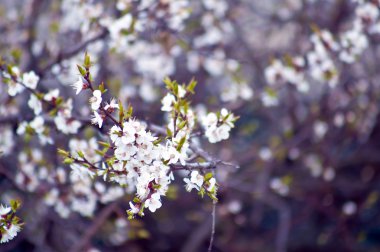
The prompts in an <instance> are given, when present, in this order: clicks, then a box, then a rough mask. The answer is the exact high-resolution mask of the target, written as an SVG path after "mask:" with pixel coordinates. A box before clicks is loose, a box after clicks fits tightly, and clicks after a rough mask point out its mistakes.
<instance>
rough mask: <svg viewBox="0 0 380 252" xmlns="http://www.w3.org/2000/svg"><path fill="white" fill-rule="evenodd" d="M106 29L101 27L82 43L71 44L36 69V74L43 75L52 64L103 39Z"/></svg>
mask: <svg viewBox="0 0 380 252" xmlns="http://www.w3.org/2000/svg"><path fill="white" fill-rule="evenodd" d="M107 34H108V31H107V30H106V29H103V30H102V31H101V32H100V33H99V34H98V35H96V36H95V37H93V38H91V39H88V40H86V41H83V42H82V43H80V44H78V45H76V46H73V47H72V48H71V49H70V50H67V51H62V52H59V53H58V55H57V57H56V58H55V59H53V60H51V61H50V62H49V63H48V64H47V65H46V66H45V67H43V68H42V69H40V70H39V71H38V74H39V75H41V76H43V74H45V73H46V72H47V71H49V70H50V69H51V68H52V67H53V66H54V65H56V64H59V63H61V62H62V61H63V60H65V59H68V58H70V57H73V56H75V55H76V54H78V53H80V52H83V51H84V50H85V49H86V47H87V46H88V45H89V44H92V43H94V42H96V41H98V40H100V39H103V38H105V37H106V36H107Z"/></svg>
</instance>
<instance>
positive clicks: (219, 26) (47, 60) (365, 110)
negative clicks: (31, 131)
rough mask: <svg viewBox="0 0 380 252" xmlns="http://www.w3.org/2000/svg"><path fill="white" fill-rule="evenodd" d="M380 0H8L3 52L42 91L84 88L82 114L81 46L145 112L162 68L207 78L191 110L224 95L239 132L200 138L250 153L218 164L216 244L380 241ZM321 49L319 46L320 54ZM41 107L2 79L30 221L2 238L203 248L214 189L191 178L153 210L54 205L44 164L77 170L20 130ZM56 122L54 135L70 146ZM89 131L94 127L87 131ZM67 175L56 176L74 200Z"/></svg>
mask: <svg viewBox="0 0 380 252" xmlns="http://www.w3.org/2000/svg"><path fill="white" fill-rule="evenodd" d="M378 5H379V2H378V1H376V0H373V1H364V0H363V1H360V0H358V1H350V0H320V1H316V0H314V1H313V0H281V1H280V0H266V1H251V0H199V1H186V0H178V1H170V0H160V1H159V0H156V1H148V0H141V1H139V0H119V1H116V0H115V1H108V0H104V1H96V0H93V1H90V0H88V1H87V0H62V1H59V0H53V1H49V0H0V34H1V35H0V55H1V56H2V57H3V58H4V59H8V60H10V61H11V62H14V63H15V64H17V65H19V66H20V69H22V70H23V71H31V70H33V71H35V72H36V73H37V74H38V75H39V76H41V83H40V84H39V88H40V89H41V90H43V91H47V90H51V89H55V88H57V89H59V91H60V94H61V95H63V96H65V97H73V104H74V112H73V113H75V114H76V115H79V116H83V117H85V116H88V114H89V112H90V111H89V109H88V106H87V99H88V97H86V96H85V95H78V96H75V93H74V91H73V89H72V87H71V86H70V85H71V84H73V83H74V82H75V81H76V80H77V78H78V73H77V68H76V64H81V63H82V61H83V57H84V53H85V52H86V51H87V52H88V53H89V54H90V55H91V58H92V59H93V60H94V62H95V64H94V66H93V68H92V72H93V75H94V79H95V80H96V81H97V82H100V81H104V83H106V86H107V88H109V90H110V91H111V94H112V95H113V96H115V97H118V98H119V99H120V100H121V101H122V102H123V103H125V104H127V103H130V104H132V106H133V107H134V114H135V116H136V117H137V118H139V119H141V120H147V121H152V122H153V123H156V124H163V123H165V118H164V117H163V113H162V112H161V111H160V110H159V108H160V106H161V103H160V99H161V98H162V97H163V96H164V94H165V88H164V84H163V82H162V80H163V78H164V77H166V76H170V77H171V78H172V79H175V80H178V81H179V82H188V81H189V80H190V79H191V78H192V77H194V78H195V79H196V80H197V81H198V86H197V88H196V94H195V95H194V96H193V97H192V106H193V107H194V108H195V110H196V111H203V110H205V108H207V109H208V110H210V111H217V110H218V109H220V108H222V107H225V108H228V109H229V110H232V111H233V113H234V114H235V115H238V116H240V119H239V120H238V122H237V123H236V126H235V128H234V129H233V130H232V135H231V137H230V139H229V140H226V141H223V142H221V143H218V144H215V145H213V144H209V143H207V141H206V140H205V139H203V138H201V139H200V141H201V142H202V143H203V144H204V149H205V150H207V152H208V153H210V155H213V156H215V157H218V158H221V159H223V160H225V161H228V162H232V163H236V164H238V165H239V166H240V167H239V168H238V169H235V168H231V167H218V168H217V169H216V170H215V174H216V178H217V180H218V183H219V186H220V187H219V192H218V198H219V202H218V204H217V205H216V216H215V217H216V227H215V240H214V247H213V251H277V252H281V251H291V252H301V251H308V252H313V251H380V214H379V209H380V203H379V189H380V171H379V167H380V154H379V153H380V117H379V109H380V106H379V105H380V104H379V102H380V100H379V98H380V89H379V88H380V87H379V85H380V82H379V71H378V69H379V56H380V51H379V46H378V44H379V41H380V36H379V34H378V32H379V31H380V29H379V27H380V23H378V20H377V19H378V15H379V14H378V11H379V9H378ZM127 15H128V17H127ZM130 17H132V20H134V21H133V22H131V21H130V20H128V18H130ZM131 23H133V25H132V24H131ZM358 27H359V28H358ZM352 30H353V31H355V32H356V33H354V32H352V33H349V31H352ZM322 31H326V32H322ZM327 31H329V32H327ZM326 33H329V34H330V35H331V36H329V35H326ZM313 36H314V38H313ZM316 40H317V42H316ZM334 41H336V42H334ZM347 41H348V42H347ZM334 43H337V45H339V47H340V49H334V46H335V44H334ZM321 47H323V48H324V49H320V48H321ZM337 47H338V46H337ZM342 48H344V50H346V51H344V52H348V54H349V56H352V58H353V60H352V61H351V60H347V57H348V56H347V55H345V56H346V57H345V56H344V55H343V54H342V52H343V49H342ZM321 50H322V51H323V50H324V51H323V53H321ZM313 52H316V54H317V56H321V55H323V57H321V58H322V59H318V57H317V59H316V60H314V61H313V60H312V59H313V57H312V55H311V54H310V53H313ZM325 52H327V53H325ZM318 53H319V54H318ZM325 54H326V55H327V56H326V55H325ZM275 59H280V60H281V62H282V66H278V65H277V66H276V64H278V62H277V63H275V62H276V60H275ZM326 59H328V64H327V63H326V64H324V63H323V64H322V63H321V62H325V61H326ZM312 62H314V63H315V64H314V65H313V64H312ZM318 64H320V65H318ZM318 67H319V68H318ZM298 74H300V75H301V77H299V76H298ZM281 75H283V76H281ZM284 76H285V77H284ZM318 76H319V77H318ZM292 78H294V79H296V80H293V79H292ZM32 118H33V113H32V112H31V111H30V109H29V108H28V107H27V97H26V94H22V95H20V96H18V97H16V98H12V99H11V98H10V97H9V96H8V95H7V92H6V86H5V85H1V86H0V149H1V150H2V151H3V156H2V157H0V200H1V201H2V202H6V201H7V200H8V199H10V198H19V199H21V201H22V203H23V206H22V209H21V210H20V212H21V214H20V216H21V217H22V218H23V220H24V222H25V223H26V225H25V227H24V230H23V231H22V232H21V233H20V234H19V235H18V237H17V238H16V239H14V240H13V241H11V242H10V243H8V244H5V245H3V244H2V245H0V251H187V252H191V251H206V250H207V248H208V246H209V240H210V234H211V224H212V216H211V212H212V206H213V205H212V201H211V200H210V199H209V198H204V199H202V198H200V197H199V196H198V195H197V194H196V193H194V192H193V193H187V192H186V190H185V187H184V184H183V182H182V178H181V176H177V177H176V180H175V182H174V183H173V185H172V186H171V187H170V189H169V192H168V195H167V197H166V198H165V199H164V200H163V207H162V208H160V209H159V210H158V211H157V212H156V213H154V214H152V213H147V214H146V216H145V217H144V218H142V219H135V220H132V221H128V220H127V219H126V218H127V215H126V213H125V210H126V209H128V208H129V206H128V200H130V196H128V195H126V196H123V197H121V198H119V199H117V200H114V201H112V202H107V203H102V202H100V201H97V202H96V208H95V209H94V210H93V212H92V214H90V216H83V214H81V213H80V211H79V212H78V211H75V210H73V209H69V210H68V211H69V213H68V215H65V214H63V215H65V216H62V212H60V211H57V208H60V206H57V205H53V206H49V204H48V203H47V202H49V200H48V199H47V192H48V191H49V190H50V187H51V186H52V182H51V181H50V182H49V181H46V179H45V178H46V177H47V176H48V175H46V174H45V173H49V172H52V173H54V172H55V171H56V170H57V169H58V168H64V169H63V170H65V172H66V173H68V172H69V169H68V167H66V168H65V166H64V165H62V163H61V162H60V160H59V158H58V157H57V154H56V147H54V146H51V145H46V146H42V145H41V144H40V143H39V142H38V141H33V140H32V141H29V142H26V141H25V139H23V138H22V137H20V136H18V135H17V134H16V129H17V126H18V124H19V123H20V122H21V121H24V120H31V119H32ZM51 133H52V136H53V138H54V140H55V142H56V143H59V144H57V145H58V147H59V145H65V144H67V142H68V140H67V138H66V137H65V136H63V135H60V134H59V133H58V132H56V131H54V130H53V129H52V132H51ZM92 136H95V137H96V131H94V130H93V129H91V128H90V129H86V128H84V129H82V130H81V132H80V133H79V134H78V136H76V137H78V138H81V139H90V138H91V137H92ZM71 188H72V185H71V184H70V183H69V182H67V183H64V184H62V185H59V191H60V196H59V197H62V200H63V201H64V197H65V196H64V195H65V193H63V192H68V191H70V190H71ZM78 197H79V196H78ZM61 210H62V209H61Z"/></svg>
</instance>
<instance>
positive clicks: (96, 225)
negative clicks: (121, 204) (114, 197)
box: [69, 201, 118, 252]
mask: <svg viewBox="0 0 380 252" xmlns="http://www.w3.org/2000/svg"><path fill="white" fill-rule="evenodd" d="M117 204H118V202H117V201H115V202H113V203H112V204H110V205H108V206H107V207H105V208H103V209H102V211H101V212H100V213H99V215H98V216H96V218H94V220H95V221H94V222H93V224H92V225H91V227H90V228H89V229H88V230H87V232H86V233H85V234H84V235H83V236H82V237H81V239H80V240H79V242H78V243H76V244H75V245H74V246H73V247H72V248H71V249H70V250H69V251H70V252H80V251H84V248H85V247H86V246H87V245H88V243H89V242H90V241H91V239H92V237H93V236H94V235H95V234H96V233H97V232H98V231H99V229H100V228H101V227H102V226H103V224H104V222H105V221H106V220H107V219H108V217H109V216H110V215H111V214H112V213H113V212H114V211H115V210H116V209H117Z"/></svg>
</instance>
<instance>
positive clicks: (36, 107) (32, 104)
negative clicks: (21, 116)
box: [28, 94, 42, 115]
mask: <svg viewBox="0 0 380 252" xmlns="http://www.w3.org/2000/svg"><path fill="white" fill-rule="evenodd" d="M28 106H29V108H31V109H33V111H34V114H35V115H39V114H40V113H41V111H42V103H41V101H40V100H39V99H38V98H37V96H35V95H34V94H31V95H30V98H29V101H28Z"/></svg>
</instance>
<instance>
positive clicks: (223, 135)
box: [205, 124, 231, 143]
mask: <svg viewBox="0 0 380 252" xmlns="http://www.w3.org/2000/svg"><path fill="white" fill-rule="evenodd" d="M230 130H231V128H230V127H229V126H228V125H226V124H223V125H221V126H219V127H217V126H212V127H209V128H207V129H206V132H205V136H206V137H207V139H208V140H209V142H210V143H217V142H220V141H222V140H226V139H228V138H229V137H230Z"/></svg>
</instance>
